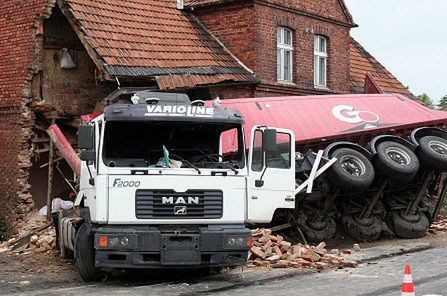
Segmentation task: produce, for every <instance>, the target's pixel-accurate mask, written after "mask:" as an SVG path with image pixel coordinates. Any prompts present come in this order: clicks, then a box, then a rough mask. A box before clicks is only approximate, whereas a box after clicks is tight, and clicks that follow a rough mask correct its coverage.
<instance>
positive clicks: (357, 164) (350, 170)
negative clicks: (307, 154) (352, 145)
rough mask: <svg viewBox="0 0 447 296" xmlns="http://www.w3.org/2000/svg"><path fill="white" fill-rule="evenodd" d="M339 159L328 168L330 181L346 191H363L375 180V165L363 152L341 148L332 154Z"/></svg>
mask: <svg viewBox="0 0 447 296" xmlns="http://www.w3.org/2000/svg"><path fill="white" fill-rule="evenodd" d="M331 156H332V157H336V158H337V161H336V162H335V163H334V164H333V165H332V166H331V167H330V168H329V169H328V171H327V177H328V179H329V181H330V182H331V183H332V184H334V185H335V186H337V187H338V188H340V189H342V190H344V191H350V192H361V191H364V190H365V189H367V188H368V187H369V186H370V185H371V183H372V182H373V181H374V167H373V165H372V164H371V162H370V161H369V159H368V158H367V157H366V156H365V155H363V154H362V153H360V152H358V151H356V150H353V149H349V148H340V149H337V150H335V151H334V153H332V155H331Z"/></svg>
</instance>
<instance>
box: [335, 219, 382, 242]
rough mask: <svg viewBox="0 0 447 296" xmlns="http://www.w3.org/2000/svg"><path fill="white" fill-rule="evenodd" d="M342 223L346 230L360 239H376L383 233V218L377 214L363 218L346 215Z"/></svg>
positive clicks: (353, 236)
mask: <svg viewBox="0 0 447 296" xmlns="http://www.w3.org/2000/svg"><path fill="white" fill-rule="evenodd" d="M342 223H343V227H344V229H345V231H346V232H347V233H349V235H350V236H351V237H352V238H355V239H357V240H359V241H374V240H376V239H378V238H379V237H380V234H381V233H382V219H380V217H379V216H377V215H372V216H371V217H369V218H363V219H358V218H356V217H353V216H351V215H346V216H343V217H342Z"/></svg>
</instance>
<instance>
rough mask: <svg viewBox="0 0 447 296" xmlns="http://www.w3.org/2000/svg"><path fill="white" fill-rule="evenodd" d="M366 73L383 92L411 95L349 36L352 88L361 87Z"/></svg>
mask: <svg viewBox="0 0 447 296" xmlns="http://www.w3.org/2000/svg"><path fill="white" fill-rule="evenodd" d="M367 73H370V75H371V76H372V77H373V78H374V80H375V81H376V82H377V84H378V85H379V86H380V88H381V89H382V90H383V91H384V92H388V93H400V94H404V95H409V96H412V93H411V92H410V90H409V89H408V88H406V87H405V86H404V85H403V84H402V83H400V81H399V80H397V78H396V77H394V76H393V74H391V73H390V72H389V71H388V70H387V69H386V68H385V67H384V66H383V65H382V64H380V63H379V62H378V61H377V60H376V59H375V58H374V57H373V56H372V55H371V54H370V53H369V52H367V51H366V49H365V48H364V47H363V46H361V45H360V44H359V43H358V42H357V41H356V40H354V39H353V38H351V46H350V75H351V89H352V90H359V89H363V87H364V84H365V78H366V74H367Z"/></svg>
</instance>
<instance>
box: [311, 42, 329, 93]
mask: <svg viewBox="0 0 447 296" xmlns="http://www.w3.org/2000/svg"><path fill="white" fill-rule="evenodd" d="M323 40H324V44H325V46H324V48H321V46H320V45H321V41H323ZM327 62H328V39H327V38H326V37H324V36H321V35H315V41H314V85H315V86H316V87H324V88H326V87H327ZM322 63H323V73H321V71H320V70H321V66H322Z"/></svg>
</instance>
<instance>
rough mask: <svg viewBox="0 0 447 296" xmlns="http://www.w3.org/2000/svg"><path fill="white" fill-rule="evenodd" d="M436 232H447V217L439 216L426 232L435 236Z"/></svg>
mask: <svg viewBox="0 0 447 296" xmlns="http://www.w3.org/2000/svg"><path fill="white" fill-rule="evenodd" d="M438 231H447V216H439V217H438V219H436V221H434V222H433V224H432V225H431V226H430V229H429V230H428V232H430V233H434V234H436V233H437V232H438Z"/></svg>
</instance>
